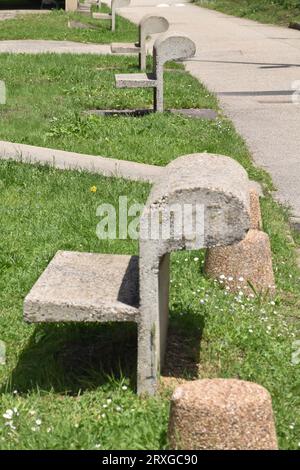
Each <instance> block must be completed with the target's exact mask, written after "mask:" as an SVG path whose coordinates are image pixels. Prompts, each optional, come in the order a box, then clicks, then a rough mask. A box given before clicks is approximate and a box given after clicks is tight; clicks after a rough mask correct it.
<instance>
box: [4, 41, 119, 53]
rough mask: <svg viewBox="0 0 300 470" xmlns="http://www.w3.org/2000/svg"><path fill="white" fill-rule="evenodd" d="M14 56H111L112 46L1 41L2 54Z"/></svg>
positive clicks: (68, 42) (62, 42)
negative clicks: (48, 54) (47, 54)
mask: <svg viewBox="0 0 300 470" xmlns="http://www.w3.org/2000/svg"><path fill="white" fill-rule="evenodd" d="M3 52H10V53H13V54H42V53H47V52H48V53H56V54H97V55H101V54H110V53H111V52H110V44H83V43H80V42H73V41H42V40H31V39H26V40H24V39H22V40H15V41H0V53H3Z"/></svg>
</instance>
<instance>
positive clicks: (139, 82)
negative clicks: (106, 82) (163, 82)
mask: <svg viewBox="0 0 300 470" xmlns="http://www.w3.org/2000/svg"><path fill="white" fill-rule="evenodd" d="M115 81H116V87H117V88H153V87H155V86H156V78H155V75H153V74H152V73H121V74H116V75H115Z"/></svg>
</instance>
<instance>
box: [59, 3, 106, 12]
mask: <svg viewBox="0 0 300 470" xmlns="http://www.w3.org/2000/svg"><path fill="white" fill-rule="evenodd" d="M93 5H96V6H98V7H99V6H101V0H99V2H98V1H97V0H87V1H85V2H84V3H81V2H79V0H65V11H77V12H79V13H83V14H86V15H90V14H91V9H92V6H93Z"/></svg>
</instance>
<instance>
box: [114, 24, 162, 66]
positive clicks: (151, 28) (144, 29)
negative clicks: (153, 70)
mask: <svg viewBox="0 0 300 470" xmlns="http://www.w3.org/2000/svg"><path fill="white" fill-rule="evenodd" d="M168 29H169V22H168V20H166V18H164V17H163V16H154V15H146V16H144V17H143V18H142V20H141V22H140V24H139V41H138V43H136V44H133V43H129V44H126V43H122V42H121V43H113V44H112V45H111V52H112V53H117V54H124V53H125V54H128V53H130V54H132V53H133V54H139V66H140V69H141V70H146V55H147V51H146V40H147V37H148V36H150V35H151V34H157V33H165V32H166V31H167V30H168Z"/></svg>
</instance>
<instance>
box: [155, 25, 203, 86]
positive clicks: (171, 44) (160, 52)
mask: <svg viewBox="0 0 300 470" xmlns="http://www.w3.org/2000/svg"><path fill="white" fill-rule="evenodd" d="M195 52H196V45H195V43H194V41H192V40H191V39H190V38H189V37H188V36H186V35H184V34H180V33H167V34H164V35H162V36H160V37H159V38H157V39H156V41H155V43H154V46H153V66H154V73H156V74H157V75H160V72H161V70H160V69H161V68H163V66H164V64H165V62H167V61H169V60H179V59H188V58H190V57H193V56H194V55H195ZM158 78H159V77H158Z"/></svg>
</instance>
